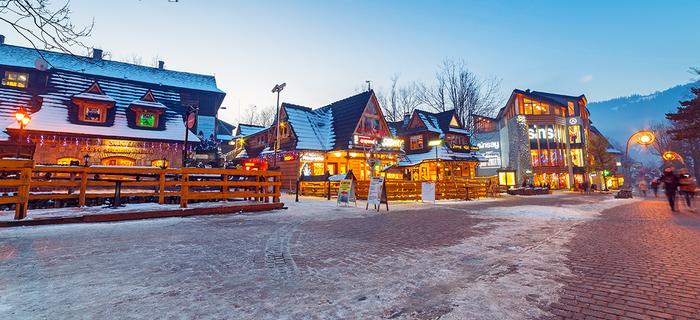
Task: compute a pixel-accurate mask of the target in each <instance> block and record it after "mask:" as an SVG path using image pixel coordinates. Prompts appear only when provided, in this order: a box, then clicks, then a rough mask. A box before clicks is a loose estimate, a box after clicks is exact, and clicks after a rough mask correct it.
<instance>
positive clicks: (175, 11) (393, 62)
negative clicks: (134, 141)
mask: <svg viewBox="0 0 700 320" xmlns="http://www.w3.org/2000/svg"><path fill="white" fill-rule="evenodd" d="M56 2H60V1H58V0H56ZM72 8H73V15H74V18H75V20H76V22H77V23H80V22H81V21H83V22H84V21H89V19H91V18H93V17H94V19H95V22H96V26H95V29H94V32H93V36H92V38H91V39H89V40H88V41H87V42H88V43H92V44H94V45H95V46H96V47H100V48H102V49H104V50H106V51H110V52H111V53H112V56H113V58H115V59H118V58H126V57H129V56H131V55H138V56H141V57H142V58H143V60H144V61H145V62H148V61H151V60H152V59H153V57H156V56H157V57H159V58H161V59H162V60H165V62H166V68H169V69H174V70H182V71H191V72H198V73H206V74H215V75H216V77H217V81H218V84H219V87H220V88H221V89H223V90H224V91H226V92H227V98H226V100H225V101H224V105H225V106H227V107H228V109H227V110H223V111H222V114H221V116H222V118H224V119H227V120H232V121H235V120H236V118H237V116H238V115H239V107H240V108H246V107H247V106H248V105H250V104H255V105H258V106H262V107H265V106H270V105H273V104H274V103H275V96H274V95H273V94H272V93H270V89H271V88H272V87H273V86H274V84H275V83H278V82H283V81H286V82H287V88H286V89H285V91H284V92H283V98H282V100H284V101H289V102H293V103H297V104H302V105H308V106H312V107H315V106H321V105H325V104H327V103H329V102H332V101H335V100H338V99H341V98H344V97H346V96H349V95H351V94H353V93H354V92H355V91H356V90H357V89H358V88H360V87H363V86H364V82H365V80H372V81H373V83H374V85H373V86H374V87H375V88H380V89H381V88H386V87H387V85H388V82H389V78H390V77H391V76H392V75H393V74H395V73H398V74H400V77H401V78H400V81H404V82H408V81H414V80H417V81H429V80H431V79H432V77H433V75H434V72H435V69H436V66H437V65H438V64H439V63H440V62H441V61H442V60H443V59H445V58H454V59H462V60H464V61H465V62H466V63H467V64H468V66H469V67H470V69H472V70H473V71H475V72H476V73H477V74H478V75H480V76H482V77H489V76H495V77H498V78H500V79H502V88H501V89H502V94H503V95H504V96H506V95H507V94H508V93H509V92H510V91H511V90H512V89H513V88H521V89H527V88H530V89H533V90H541V91H551V92H557V93H564V94H572V95H578V94H582V93H583V94H586V96H587V97H588V98H589V100H590V101H597V100H605V99H609V98H612V97H617V96H622V95H628V94H632V93H649V92H652V91H655V90H660V89H665V88H667V87H671V86H673V85H676V84H680V83H685V82H688V81H689V80H690V79H691V77H692V75H691V74H689V73H688V72H687V70H688V67H691V66H700V54H698V52H700V41H698V40H700V28H698V24H697V20H695V19H696V17H695V15H696V14H697V12H700V1H668V2H666V1H663V2H662V1H658V2H657V1H478V2H477V1H473V2H472V1H320V0H319V1H279V2H277V1H204V0H198V1H195V0H180V2H179V3H169V2H168V1H167V0H144V1H136V0H120V1H104V0H103V1H91V0H73V1H72ZM0 33H2V34H5V35H6V36H7V40H6V41H7V42H8V43H15V44H22V42H21V41H20V40H19V39H18V37H17V36H16V35H14V34H13V33H12V32H11V30H9V28H7V27H6V26H4V25H0Z"/></svg>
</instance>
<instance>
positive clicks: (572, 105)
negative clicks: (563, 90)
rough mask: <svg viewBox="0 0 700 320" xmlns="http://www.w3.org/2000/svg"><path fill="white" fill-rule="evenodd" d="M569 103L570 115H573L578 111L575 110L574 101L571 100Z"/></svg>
mask: <svg viewBox="0 0 700 320" xmlns="http://www.w3.org/2000/svg"><path fill="white" fill-rule="evenodd" d="M567 105H568V110H569V113H568V116H569V117H573V116H574V115H575V114H576V112H575V110H574V103H573V102H571V101H569V103H568V104H567Z"/></svg>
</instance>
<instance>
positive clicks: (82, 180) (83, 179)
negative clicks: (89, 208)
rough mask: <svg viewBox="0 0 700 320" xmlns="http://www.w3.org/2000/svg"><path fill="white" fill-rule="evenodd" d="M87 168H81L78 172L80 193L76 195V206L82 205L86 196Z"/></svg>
mask: <svg viewBox="0 0 700 320" xmlns="http://www.w3.org/2000/svg"><path fill="white" fill-rule="evenodd" d="M87 182H88V179H87V168H83V170H82V171H81V172H80V195H79V197H78V206H79V207H84V206H85V198H86V193H87Z"/></svg>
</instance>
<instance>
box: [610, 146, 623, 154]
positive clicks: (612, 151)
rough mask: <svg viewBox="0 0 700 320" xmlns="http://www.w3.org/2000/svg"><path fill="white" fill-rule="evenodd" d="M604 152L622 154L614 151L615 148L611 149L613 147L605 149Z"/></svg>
mask: <svg viewBox="0 0 700 320" xmlns="http://www.w3.org/2000/svg"><path fill="white" fill-rule="evenodd" d="M606 151H607V152H608V153H616V154H622V151H620V150H617V149H615V148H613V147H608V149H607V150H606Z"/></svg>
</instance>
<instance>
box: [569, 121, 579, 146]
mask: <svg viewBox="0 0 700 320" xmlns="http://www.w3.org/2000/svg"><path fill="white" fill-rule="evenodd" d="M569 143H581V126H579V125H575V126H569Z"/></svg>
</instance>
